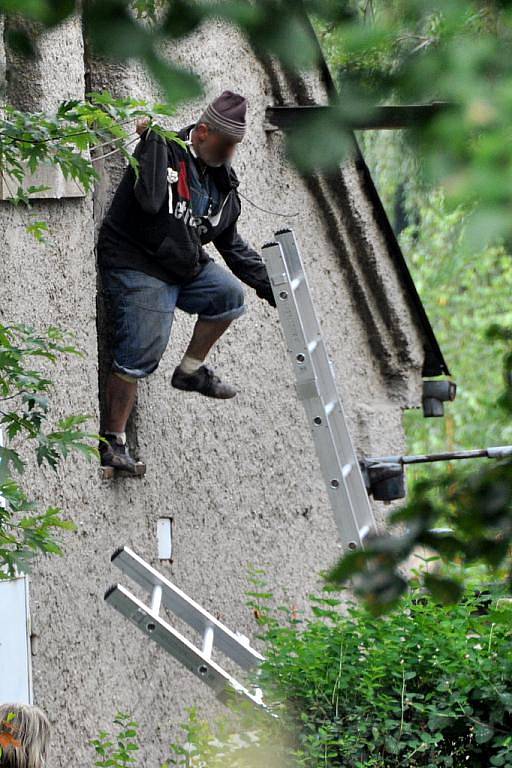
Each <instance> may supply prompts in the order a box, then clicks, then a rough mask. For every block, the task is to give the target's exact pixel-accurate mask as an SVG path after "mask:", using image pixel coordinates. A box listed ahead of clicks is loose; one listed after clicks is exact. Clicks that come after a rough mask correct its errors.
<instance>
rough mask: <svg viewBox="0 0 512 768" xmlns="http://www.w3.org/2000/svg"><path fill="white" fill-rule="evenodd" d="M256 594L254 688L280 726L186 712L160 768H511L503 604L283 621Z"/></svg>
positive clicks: (331, 605)
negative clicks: (258, 654)
mask: <svg viewBox="0 0 512 768" xmlns="http://www.w3.org/2000/svg"><path fill="white" fill-rule="evenodd" d="M261 594H262V595H265V597H264V598H262V600H261V601H260V604H259V606H258V609H257V615H258V621H259V623H260V624H261V626H262V632H261V635H260V637H261V638H263V640H264V642H265V646H266V648H265V655H266V660H265V661H264V662H263V664H262V665H261V668H260V671H259V674H258V685H259V686H261V687H262V689H263V692H264V700H265V702H266V703H267V705H269V706H270V707H271V709H272V711H273V713H274V714H276V715H278V717H276V718H270V717H266V718H265V719H263V718H261V717H257V716H256V713H255V712H252V713H250V714H249V716H248V715H247V712H244V713H243V714H242V717H243V721H241V720H240V719H238V720H237V721H236V723H235V722H234V721H233V719H232V720H231V724H230V728H229V727H228V726H227V724H226V721H225V720H223V721H219V722H218V723H217V727H213V726H211V725H209V724H208V723H207V722H204V721H201V720H200V718H199V717H198V715H197V712H196V711H195V710H192V711H191V713H190V719H189V722H188V723H186V724H185V726H184V731H185V737H184V739H183V740H182V742H181V744H180V743H175V744H172V745H171V752H172V756H171V757H170V758H169V759H168V761H167V762H166V763H165V768H169V766H171V765H175V766H182V768H189V767H191V766H193V767H194V768H206V767H208V768H220V766H222V767H223V768H225V767H226V766H229V768H257V767H258V768H259V766H264V767H265V768H288V766H290V767H291V766H294V768H299V767H300V768H318V766H323V767H324V768H334V767H335V766H336V768H338V767H339V766H343V768H363V767H364V768H384V767H385V768H402V767H404V768H405V766H407V768H416V767H419V766H425V767H427V768H439V767H440V766H449V767H450V768H460V767H462V766H471V767H472V768H478V767H479V766H481V767H483V766H502V767H503V768H507V767H508V768H510V767H511V766H512V622H511V619H512V604H511V603H510V601H508V600H507V599H506V598H502V597H499V596H496V597H491V596H490V595H489V594H486V593H481V594H479V595H474V594H466V595H465V596H464V599H463V600H462V601H461V602H459V603H458V604H456V605H454V606H450V607H447V606H442V605H439V604H437V603H436V602H435V601H434V599H433V598H432V597H431V596H430V595H429V594H426V593H425V592H423V591H421V592H420V591H419V590H418V589H416V590H415V591H413V592H411V593H410V594H409V595H408V596H407V597H405V598H403V600H402V601H401V603H400V607H399V609H398V610H396V611H394V612H393V613H391V614H389V615H387V616H385V617H375V616H373V615H372V614H370V613H369V612H368V611H367V610H366V609H365V608H364V607H363V606H361V605H357V604H352V603H350V604H349V605H348V608H347V611H346V613H345V614H342V613H341V611H340V601H339V600H338V598H336V597H333V596H329V595H328V594H327V595H325V596H322V597H314V596H312V597H311V598H310V600H311V609H312V612H313V617H312V618H307V619H304V618H303V619H299V618H297V617H296V615H295V614H294V613H291V612H289V611H287V610H286V609H283V608H280V609H279V611H280V612H281V613H282V612H283V611H284V612H285V616H286V618H285V621H284V622H283V621H282V620H279V619H278V618H277V615H278V614H277V613H276V612H275V611H272V612H271V611H269V610H268V608H266V607H265V605H262V601H265V602H268V597H267V595H268V593H263V592H262V593H261ZM252 597H253V598H255V599H257V594H256V593H255V592H254V593H252ZM235 709H236V708H235ZM238 714H240V713H238ZM117 764H118V763H108V762H107V763H102V762H99V763H96V765H117ZM120 764H122V765H124V763H120Z"/></svg>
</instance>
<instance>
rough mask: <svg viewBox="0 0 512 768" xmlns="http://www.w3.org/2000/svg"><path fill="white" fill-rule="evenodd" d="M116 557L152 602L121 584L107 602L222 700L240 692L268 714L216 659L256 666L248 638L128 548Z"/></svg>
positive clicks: (256, 694) (257, 694)
mask: <svg viewBox="0 0 512 768" xmlns="http://www.w3.org/2000/svg"><path fill="white" fill-rule="evenodd" d="M111 560H112V563H113V564H114V565H116V566H117V567H118V568H120V569H121V570H122V571H123V573H125V574H126V576H128V577H129V578H131V579H133V581H135V582H136V583H137V584H138V585H139V586H140V587H142V589H144V590H145V591H146V592H148V593H149V595H150V602H149V605H146V604H145V603H144V602H142V601H141V600H139V599H138V598H137V597H135V595H133V594H132V593H131V592H129V590H128V589H126V588H125V587H123V586H121V585H120V584H117V585H116V586H113V587H111V588H110V589H108V590H107V592H106V593H105V601H106V602H107V603H108V604H109V605H111V606H112V607H113V608H115V609H116V611H119V613H121V614H122V615H123V616H125V617H126V618H127V619H129V621H131V622H132V623H133V624H135V626H137V627H138V628H139V629H140V630H141V631H142V632H143V633H144V634H145V635H146V637H148V638H149V639H150V640H153V641H154V642H155V643H157V644H158V645H159V646H160V647H161V648H163V649H164V650H165V651H166V652H167V653H170V654H171V656H174V658H175V659H177V660H178V661H179V662H180V664H182V665H183V666H184V667H186V668H187V669H188V670H190V672H192V673H193V674H194V675H195V676H196V677H197V678H199V680H201V681H202V682H203V683H205V684H206V685H208V686H209V687H210V688H211V689H212V690H213V691H214V693H215V695H216V696H217V698H218V699H219V700H220V701H222V702H223V703H227V702H228V701H229V700H230V699H232V697H233V695H235V696H236V695H238V696H241V697H242V699H244V700H247V701H249V702H250V703H251V704H254V705H255V706H257V707H258V708H261V709H263V710H265V711H267V712H268V710H267V708H266V707H265V705H264V703H263V700H262V695H261V690H260V689H259V688H257V687H254V688H249V687H246V686H244V685H243V684H242V683H240V682H239V681H238V680H236V678H234V677H233V676H232V675H230V674H229V673H228V672H226V670H225V669H223V668H222V666H221V665H220V664H219V663H218V662H216V661H214V660H213V658H212V657H213V653H214V651H218V652H220V653H221V654H223V655H224V656H225V657H227V658H229V659H231V661H233V662H234V663H235V664H236V665H237V666H238V667H240V669H242V670H246V671H250V670H252V669H254V668H257V667H258V666H259V664H260V663H261V662H262V661H263V656H262V655H261V654H260V653H258V651H256V650H255V649H254V648H252V647H251V645H250V642H249V639H248V638H247V637H245V636H244V635H242V634H241V633H238V632H232V631H231V630H230V629H228V627H226V626H224V624H222V623H221V622H220V621H219V620H218V619H216V618H215V617H214V616H212V614H211V613H208V611H206V610H205V609H204V608H202V607H201V606H200V605H199V604H198V603H196V602H195V601H194V600H192V599H191V598H190V597H188V595H186V594H185V593H184V592H182V591H181V590H180V589H178V587H176V586H175V585H174V584H173V583H172V582H171V581H169V580H168V579H166V578H165V577H164V576H162V575H161V574H160V573H159V572H158V571H156V570H155V569H154V568H152V567H151V566H150V565H148V563H146V562H145V561H144V560H143V559H142V558H141V557H139V556H138V555H137V554H135V552H133V551H132V550H131V549H130V548H129V547H123V548H122V549H119V550H117V551H116V552H114V554H113V555H112V558H111ZM162 608H163V609H165V610H167V611H169V612H171V613H173V614H174V615H175V616H176V617H177V618H179V619H181V620H182V621H184V622H185V623H186V624H188V625H189V626H190V627H191V628H192V629H193V630H195V631H196V632H198V633H199V635H200V636H201V637H202V647H201V648H198V647H196V646H195V645H194V643H192V642H191V641H190V640H188V639H187V638H186V637H184V636H183V635H182V634H181V633H180V632H178V631H177V630H176V629H175V628H174V627H172V626H171V625H170V624H169V623H168V622H167V621H165V619H163V618H162V616H161V615H160V613H161V609H162Z"/></svg>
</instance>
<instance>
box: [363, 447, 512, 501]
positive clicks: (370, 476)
mask: <svg viewBox="0 0 512 768" xmlns="http://www.w3.org/2000/svg"><path fill="white" fill-rule="evenodd" d="M509 456H512V445H500V446H496V447H494V448H476V449H474V450H470V451H449V452H445V453H425V454H419V455H417V456H382V457H379V458H367V459H363V460H362V461H361V462H360V463H361V470H362V473H363V477H364V479H365V483H366V488H367V490H368V493H371V494H372V496H373V498H374V499H375V500H376V501H395V500H396V499H403V498H404V496H405V466H407V465H410V464H427V463H429V464H430V463H433V462H437V461H459V460H461V459H506V458H508V457H509Z"/></svg>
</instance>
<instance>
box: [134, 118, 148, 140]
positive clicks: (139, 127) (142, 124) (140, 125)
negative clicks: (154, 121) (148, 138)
mask: <svg viewBox="0 0 512 768" xmlns="http://www.w3.org/2000/svg"><path fill="white" fill-rule="evenodd" d="M150 122H151V118H150V117H139V119H138V120H137V124H136V126H135V130H136V131H137V133H138V134H139V136H142V134H143V133H144V131H145V130H146V128H147V127H148V125H149V124H150Z"/></svg>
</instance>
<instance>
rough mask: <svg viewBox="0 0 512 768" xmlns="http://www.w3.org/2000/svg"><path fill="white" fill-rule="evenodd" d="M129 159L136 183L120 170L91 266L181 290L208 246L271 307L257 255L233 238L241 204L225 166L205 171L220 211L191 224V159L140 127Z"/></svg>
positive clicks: (230, 170)
mask: <svg viewBox="0 0 512 768" xmlns="http://www.w3.org/2000/svg"><path fill="white" fill-rule="evenodd" d="M194 125H195V123H191V124H190V125H187V126H185V127H184V128H182V129H181V130H180V131H178V132H177V135H178V137H179V138H181V139H183V140H184V139H185V138H186V137H187V136H188V133H189V131H190V129H191V128H192V127H193V126H194ZM133 156H134V157H136V158H137V160H138V162H139V178H138V179H137V178H136V175H135V170H134V168H133V167H132V166H131V165H128V166H127V168H126V169H125V171H124V174H123V177H122V178H121V181H120V183H119V186H118V188H117V190H116V192H115V194H114V196H113V198H112V202H111V204H110V207H109V209H108V211H107V213H106V215H105V217H104V219H103V222H102V224H101V227H100V231H99V235H98V244H97V253H98V265H99V266H100V267H101V268H107V269H108V268H126V269H137V270H140V271H141V272H145V273H147V274H149V275H153V276H154V277H158V278H160V279H161V280H165V281H166V282H169V283H179V284H182V283H185V282H188V281H189V280H191V279H193V278H194V277H196V276H197V275H198V274H199V273H200V271H201V269H202V268H203V267H204V265H205V264H206V263H207V262H208V261H211V257H210V256H209V254H208V253H207V251H206V250H205V249H204V248H203V247H202V246H203V245H204V244H205V243H209V242H213V244H214V246H215V248H216V249H217V250H218V251H219V253H220V254H221V256H222V257H223V259H224V261H225V262H226V264H227V266H228V267H229V269H230V270H231V271H232V272H233V273H234V274H235V275H236V276H237V277H238V278H239V279H240V280H242V281H243V282H244V283H246V284H247V285H249V286H251V287H252V288H254V289H255V290H256V293H257V294H258V296H259V297H260V298H263V299H266V300H267V301H268V302H269V303H270V304H272V305H273V306H275V302H274V298H273V294H272V289H271V286H270V281H269V278H268V275H267V270H266V267H265V265H264V263H263V261H262V259H261V256H260V255H259V254H258V253H257V252H256V251H254V250H253V249H252V248H251V247H250V245H249V244H248V243H247V242H246V241H245V240H243V239H242V237H240V235H239V234H238V232H237V228H236V222H237V219H238V217H239V216H240V211H241V202H240V197H239V195H238V193H237V187H238V185H239V181H238V178H237V176H236V173H235V171H234V169H233V168H232V167H231V165H230V164H229V163H224V164H223V165H221V166H219V167H217V168H215V167H210V168H208V172H209V173H212V174H213V175H214V181H215V184H216V185H217V187H218V189H219V191H220V205H219V207H218V211H217V212H214V213H213V214H212V215H211V216H209V217H206V216H201V217H196V216H194V215H193V213H192V209H191V194H190V188H189V182H190V180H191V179H192V170H193V169H191V168H190V164H191V163H194V162H195V160H194V158H193V157H192V156H191V154H190V152H189V150H188V149H185V148H183V147H182V146H181V145H180V144H178V143H177V142H176V141H172V140H166V139H164V138H162V137H161V136H159V135H158V134H156V133H155V132H154V131H152V130H151V128H146V130H145V131H144V132H143V133H142V135H141V138H140V141H139V142H138V144H137V146H136V147H135V150H134V152H133Z"/></svg>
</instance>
